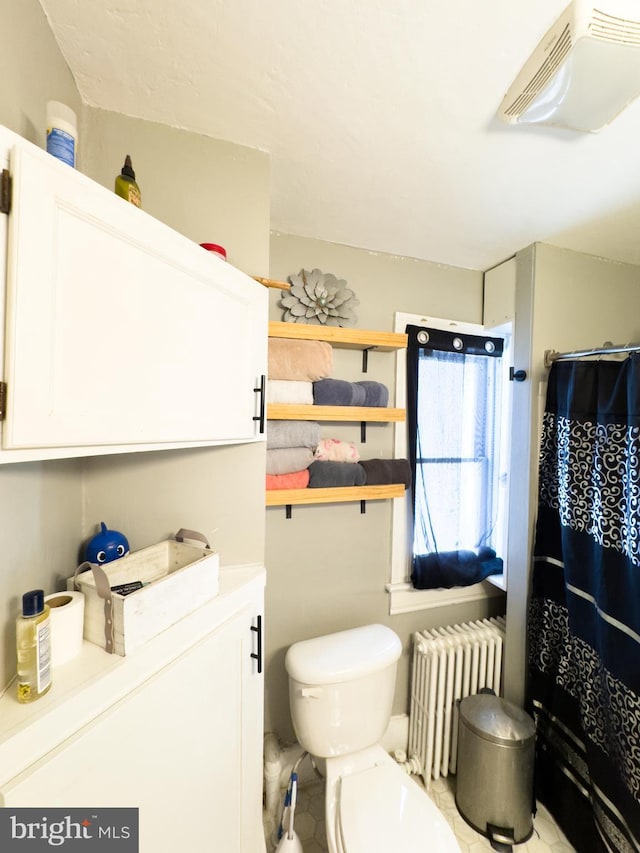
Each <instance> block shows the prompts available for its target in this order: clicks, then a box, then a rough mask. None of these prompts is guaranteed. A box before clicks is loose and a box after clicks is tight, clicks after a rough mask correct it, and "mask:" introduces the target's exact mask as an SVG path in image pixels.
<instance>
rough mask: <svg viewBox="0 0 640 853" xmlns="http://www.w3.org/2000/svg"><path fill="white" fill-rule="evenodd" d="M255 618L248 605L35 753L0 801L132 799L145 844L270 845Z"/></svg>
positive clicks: (147, 851) (109, 802) (229, 850)
mask: <svg viewBox="0 0 640 853" xmlns="http://www.w3.org/2000/svg"><path fill="white" fill-rule="evenodd" d="M251 615H252V613H249V611H242V612H241V613H240V614H238V615H237V616H235V617H234V618H232V619H231V620H230V621H228V622H226V623H225V624H224V625H222V626H221V627H220V628H219V629H217V630H216V631H215V632H214V633H212V634H210V635H209V636H208V637H207V638H205V639H204V640H202V641H201V642H200V643H199V644H197V645H196V646H194V647H193V648H192V649H190V650H189V652H187V653H186V654H185V655H183V656H182V657H181V658H179V659H178V660H177V661H175V662H174V663H173V664H171V665H170V666H168V667H167V668H165V669H163V670H162V671H161V672H160V673H159V674H158V675H157V676H155V677H154V678H152V679H151V680H150V681H148V682H147V683H146V684H144V685H142V686H141V687H139V688H138V689H137V690H135V691H134V692H133V693H131V694H130V695H129V696H128V697H127V698H126V699H124V700H122V701H120V702H118V703H117V704H116V705H114V706H113V707H112V708H111V709H110V710H109V711H108V712H106V713H103V714H102V715H100V716H99V717H98V718H97V719H96V720H95V721H94V722H93V723H91V724H90V725H87V726H85V727H84V728H83V729H82V730H80V731H79V732H78V733H77V734H76V735H75V736H74V737H73V738H70V739H69V740H67V741H65V742H64V743H63V744H62V745H61V746H60V747H58V748H57V749H56V750H54V751H53V752H52V753H50V754H49V755H47V756H46V757H45V758H43V759H41V760H40V761H38V762H37V763H36V764H35V765H33V766H32V767H30V768H29V770H27V771H25V772H24V773H22V774H21V775H20V776H18V777H17V778H16V779H14V780H13V781H12V782H11V783H9V784H8V785H7V786H5V788H4V789H3V790H2V791H1V792H0V795H1V796H0V802H3V804H4V805H5V806H9V807H12V806H14V807H47V806H49V807H61V808H70V807H87V808H90V807H92V806H93V807H102V808H106V807H115V806H123V807H124V806H128V807H134V808H135V807H137V808H139V818H140V851H141V853H176V851H178V850H193V851H198V853H218V851H225V853H258V852H259V851H260V850H264V834H263V829H262V819H261V808H262V806H261V803H262V798H261V793H262V676H258V675H257V674H254V673H253V672H252V667H253V661H252V659H251V658H250V656H249V654H250V649H251V642H252V640H251V636H250V635H251V633H252V632H251V631H250V624H251Z"/></svg>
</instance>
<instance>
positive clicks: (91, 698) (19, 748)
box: [0, 565, 266, 785]
mask: <svg viewBox="0 0 640 853" xmlns="http://www.w3.org/2000/svg"><path fill="white" fill-rule="evenodd" d="M265 579H266V572H265V569H264V567H263V566H260V565H247V566H234V567H227V568H221V569H220V591H219V594H218V595H217V596H216V597H215V598H213V599H211V601H209V602H207V603H206V604H204V605H203V606H202V607H200V608H198V609H197V610H195V611H194V612H193V613H191V614H190V615H188V616H186V617H184V619H181V620H180V621H179V622H177V623H176V624H175V625H173V626H171V627H170V628H167V629H166V630H165V631H163V632H162V633H160V634H158V635H157V636H156V637H154V638H153V639H152V640H149V642H147V643H145V644H144V645H143V646H141V647H140V648H139V649H136V650H135V651H134V653H133V654H131V655H128V656H127V657H120V656H119V655H115V654H114V655H110V654H108V653H107V652H105V651H104V649H102V648H101V647H99V646H97V645H94V644H93V643H89V642H87V641H85V642H84V643H83V647H82V651H81V652H80V654H79V655H78V657H77V658H74V659H73V660H72V661H69V663H67V664H65V665H64V666H62V667H59V668H58V670H57V671H56V672H54V679H53V686H52V688H51V690H50V691H49V693H47V695H46V696H43V697H42V698H41V699H39V700H38V701H36V702H34V703H33V704H31V705H21V704H20V703H19V702H18V700H17V699H16V697H15V682H12V683H11V684H10V685H9V687H8V688H7V690H6V692H5V694H4V695H3V696H2V698H0V785H3V784H6V782H7V781H8V780H9V779H11V778H13V777H14V776H16V775H17V774H18V773H20V772H21V771H22V770H23V769H24V768H25V767H27V766H28V765H29V764H31V763H33V762H34V761H36V760H38V759H39V758H41V757H42V756H43V755H45V754H46V753H47V752H49V751H50V750H52V749H54V748H55V747H56V746H58V745H59V744H60V743H61V742H62V741H63V740H64V739H66V738H68V737H72V736H73V735H74V734H75V733H76V732H77V731H78V730H79V729H80V728H82V727H83V726H84V725H86V724H87V723H88V722H90V721H91V720H93V719H95V718H96V717H97V716H98V715H99V714H100V713H102V712H104V711H105V710H106V709H107V708H109V707H111V706H112V705H113V704H114V703H115V702H117V701H119V700H120V699H122V698H123V697H125V696H127V695H128V694H129V693H130V692H131V691H132V690H135V689H136V687H138V686H140V685H141V684H142V683H143V682H145V681H146V680H147V679H149V678H151V677H153V676H154V675H155V674H156V673H157V672H159V671H160V670H161V669H162V668H163V667H164V666H166V665H168V664H169V663H171V662H172V661H174V660H176V659H177V658H178V657H180V655H181V654H183V653H185V652H186V651H188V650H189V649H190V648H191V647H192V646H193V645H194V644H195V643H197V642H198V641H199V640H201V639H203V638H204V637H206V636H207V635H208V634H210V633H211V632H213V631H214V630H216V628H218V627H220V626H222V625H223V624H224V623H225V622H226V620H227V619H229V618H230V617H231V616H233V615H235V614H237V613H239V612H240V611H242V610H243V609H244V608H246V607H248V606H250V605H251V604H252V603H254V602H255V606H256V607H261V604H259V603H258V599H259V600H260V601H261V600H262V595H263V592H262V589H263V587H264V585H265ZM257 612H258V610H256V613H257Z"/></svg>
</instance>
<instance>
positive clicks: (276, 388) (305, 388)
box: [267, 379, 313, 406]
mask: <svg viewBox="0 0 640 853" xmlns="http://www.w3.org/2000/svg"><path fill="white" fill-rule="evenodd" d="M267 403H298V404H299V405H302V406H313V382H303V381H302V380H298V379H267Z"/></svg>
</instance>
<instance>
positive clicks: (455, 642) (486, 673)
mask: <svg viewBox="0 0 640 853" xmlns="http://www.w3.org/2000/svg"><path fill="white" fill-rule="evenodd" d="M505 624H506V623H505V620H504V618H503V617H499V618H496V619H483V620H482V621H479V622H466V623H463V624H461V625H447V626H445V627H443V628H433V629H432V630H430V631H419V632H416V633H415V634H414V635H413V664H412V673H411V707H410V711H409V748H408V753H409V758H410V761H411V764H412V766H413V769H414V771H415V772H418V773H421V774H422V777H423V779H424V784H425V787H426V788H427V789H428V788H429V787H430V784H431V779H432V778H433V779H439V778H440V776H447V775H448V774H449V773H455V772H456V762H457V755H458V701H459V700H460V699H464V697H465V696H471V695H473V694H474V693H477V692H478V691H479V690H480V689H481V688H483V687H488V688H491V689H492V690H493V691H494V692H495V693H496V695H498V696H500V695H501V690H502V686H501V675H502V649H503V644H504V635H505Z"/></svg>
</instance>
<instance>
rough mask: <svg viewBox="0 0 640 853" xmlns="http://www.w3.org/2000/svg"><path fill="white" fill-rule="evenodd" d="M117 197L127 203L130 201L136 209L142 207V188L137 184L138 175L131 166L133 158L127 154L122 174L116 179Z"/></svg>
mask: <svg viewBox="0 0 640 853" xmlns="http://www.w3.org/2000/svg"><path fill="white" fill-rule="evenodd" d="M115 191H116V195H119V196H120V197H121V198H123V199H125V201H130V202H131V204H135V206H136V207H142V194H141V192H140V187H139V186H138V185H137V183H136V173H135V172H134V171H133V166H132V165H131V157H130V156H129V155H128V154H127V156H126V157H125V158H124V166H123V167H122V169H121V171H120V174H119V175H118V176H117V177H116V186H115Z"/></svg>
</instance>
